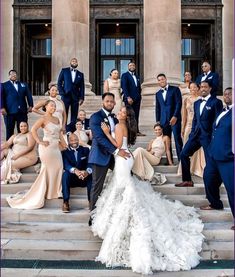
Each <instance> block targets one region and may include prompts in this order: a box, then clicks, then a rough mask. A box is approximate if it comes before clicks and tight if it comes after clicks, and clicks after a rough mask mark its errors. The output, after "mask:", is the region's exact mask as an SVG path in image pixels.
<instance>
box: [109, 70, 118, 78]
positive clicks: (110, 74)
mask: <svg viewBox="0 0 235 277" xmlns="http://www.w3.org/2000/svg"><path fill="white" fill-rule="evenodd" d="M115 70H117V69H116V68H113V69H112V70H111V71H110V73H109V76H112V73H113V71H115Z"/></svg>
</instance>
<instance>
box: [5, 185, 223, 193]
mask: <svg viewBox="0 0 235 277" xmlns="http://www.w3.org/2000/svg"><path fill="white" fill-rule="evenodd" d="M31 185H32V183H29V182H27V183H26V182H25V183H21V182H20V183H17V184H7V185H2V186H1V193H2V194H14V193H17V192H19V191H25V190H28V189H29V188H30V187H31ZM152 187H153V189H154V190H155V191H157V192H160V193H162V194H163V195H177V194H180V195H195V194H200V195H205V189H204V184H194V187H188V188H187V187H186V188H177V187H175V185H174V184H168V183H166V184H164V185H162V186H154V185H153V186H152ZM70 192H71V195H86V194H87V189H86V188H80V187H75V188H71V191H70ZM220 193H221V195H223V194H225V195H226V190H225V188H224V186H223V185H222V186H221V188H220Z"/></svg>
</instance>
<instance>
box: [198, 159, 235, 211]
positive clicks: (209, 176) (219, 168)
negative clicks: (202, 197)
mask: <svg viewBox="0 0 235 277" xmlns="http://www.w3.org/2000/svg"><path fill="white" fill-rule="evenodd" d="M203 180H204V183H205V189H206V197H207V199H208V201H209V202H210V205H211V207H212V208H215V209H222V208H223V203H222V201H221V200H220V190H219V188H220V186H221V184H222V182H223V183H224V186H225V189H226V191H227V194H228V200H229V205H230V208H231V210H232V214H233V216H234V162H233V161H227V162H222V161H216V160H214V159H213V158H211V157H209V160H208V162H207V164H206V167H205V170H204V174H203Z"/></svg>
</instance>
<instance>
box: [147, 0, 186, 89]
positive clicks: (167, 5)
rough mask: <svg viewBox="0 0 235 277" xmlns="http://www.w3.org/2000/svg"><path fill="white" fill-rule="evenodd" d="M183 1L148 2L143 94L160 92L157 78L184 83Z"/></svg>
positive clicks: (156, 0) (155, 0)
mask: <svg viewBox="0 0 235 277" xmlns="http://www.w3.org/2000/svg"><path fill="white" fill-rule="evenodd" d="M180 69H181V0H174V1H172V0H164V1H163V0H154V1H153V0H144V82H143V84H142V94H153V93H155V92H156V89H157V84H156V76H157V75H158V74H159V73H165V74H166V76H167V79H168V82H169V83H171V84H179V83H180V72H181V70H180Z"/></svg>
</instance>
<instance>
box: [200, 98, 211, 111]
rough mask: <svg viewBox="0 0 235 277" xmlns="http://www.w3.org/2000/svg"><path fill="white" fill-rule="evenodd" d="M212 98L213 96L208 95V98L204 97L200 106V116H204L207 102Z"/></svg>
mask: <svg viewBox="0 0 235 277" xmlns="http://www.w3.org/2000/svg"><path fill="white" fill-rule="evenodd" d="M210 97H211V95H210V94H209V95H207V96H206V97H202V98H201V100H202V103H201V104H200V115H201V114H202V111H203V109H204V107H205V105H206V102H207V100H208V99H209V98H210Z"/></svg>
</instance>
